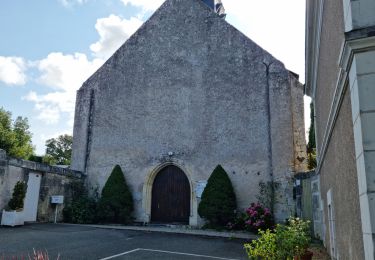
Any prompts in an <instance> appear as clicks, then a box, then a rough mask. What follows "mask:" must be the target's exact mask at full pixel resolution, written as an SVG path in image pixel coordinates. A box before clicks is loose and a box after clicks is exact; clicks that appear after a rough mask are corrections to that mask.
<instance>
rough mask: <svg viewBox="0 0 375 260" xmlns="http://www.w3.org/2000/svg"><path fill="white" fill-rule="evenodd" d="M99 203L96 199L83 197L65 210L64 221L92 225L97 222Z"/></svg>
mask: <svg viewBox="0 0 375 260" xmlns="http://www.w3.org/2000/svg"><path fill="white" fill-rule="evenodd" d="M96 211H97V202H96V200H95V199H93V198H90V197H88V196H87V195H82V196H80V197H79V198H78V199H76V200H74V201H73V202H72V203H71V205H69V206H66V207H65V208H64V209H63V216H64V221H65V222H68V223H76V224H92V223H96V222H97V215H96Z"/></svg>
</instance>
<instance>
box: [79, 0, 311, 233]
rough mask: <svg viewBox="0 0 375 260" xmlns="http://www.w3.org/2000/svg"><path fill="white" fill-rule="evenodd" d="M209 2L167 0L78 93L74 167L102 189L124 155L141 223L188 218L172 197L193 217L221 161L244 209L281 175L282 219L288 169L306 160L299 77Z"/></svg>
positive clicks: (289, 204)
mask: <svg viewBox="0 0 375 260" xmlns="http://www.w3.org/2000/svg"><path fill="white" fill-rule="evenodd" d="M205 2H209V1H204V2H203V1H201V0H167V1H166V2H165V3H164V4H163V5H162V6H161V7H160V8H159V9H158V10H157V11H156V12H155V13H154V15H153V16H152V17H151V18H150V19H149V20H148V21H146V22H145V23H144V24H143V25H142V27H141V28H140V29H139V30H138V31H137V32H136V33H135V34H134V35H133V36H131V37H130V38H129V39H128V40H127V41H126V42H125V43H124V45H123V46H122V47H120V48H119V50H117V51H116V53H115V54H114V55H113V56H112V57H111V58H110V59H109V60H108V61H107V62H106V63H105V64H104V65H103V66H102V67H101V68H100V69H99V70H98V71H97V72H96V73H94V74H93V75H92V76H91V77H90V78H89V79H88V80H87V81H86V82H85V83H84V84H83V86H82V87H81V88H80V89H79V90H78V92H77V101H76V112H75V122H74V141H73V156H72V169H74V170H78V171H81V172H84V173H85V174H86V175H87V185H88V187H90V188H91V187H92V188H95V187H98V188H99V191H101V189H102V187H103V186H104V184H105V182H106V180H107V178H108V177H109V174H110V173H111V171H112V169H113V167H114V166H115V165H116V164H118V165H120V166H121V167H122V170H123V172H124V175H125V177H126V179H127V182H128V185H129V187H130V189H131V191H132V193H133V198H134V203H135V212H134V217H135V219H136V221H140V222H150V221H161V222H163V216H161V219H160V216H159V215H160V214H162V215H163V214H164V220H166V221H167V222H180V221H179V220H180V219H178V218H175V219H174V218H173V216H171V215H170V214H169V212H163V211H162V212H158V208H159V205H161V204H163V203H164V202H165V201H169V202H168V203H170V205H169V206H170V208H176V207H183V209H181V212H182V211H183V212H185V213H184V214H187V215H188V218H187V219H186V222H187V221H188V222H189V224H190V225H193V226H194V225H201V224H202V220H201V219H200V217H199V216H198V213H197V207H198V204H199V201H200V198H199V197H200V193H201V190H202V187H204V184H205V182H206V181H207V179H208V178H209V176H210V174H211V173H212V171H213V170H214V168H215V167H216V166H217V165H218V164H220V165H222V166H223V168H224V169H225V170H226V171H227V173H228V175H229V177H230V179H231V181H232V183H233V186H234V190H235V193H236V196H237V205H238V208H239V210H243V209H245V208H246V207H248V206H249V204H250V203H251V202H254V201H256V200H257V198H256V196H257V195H258V193H259V183H260V182H271V181H274V182H278V183H280V188H279V189H278V191H279V194H278V195H277V196H278V200H277V201H278V202H277V205H276V216H277V218H278V219H280V220H282V219H285V218H286V217H288V216H289V215H291V214H293V212H294V202H293V195H292V189H293V187H292V182H291V177H292V176H293V173H295V172H298V171H303V170H305V164H306V162H305V161H306V160H305V158H306V152H305V149H306V144H305V137H304V135H305V129H304V118H303V86H302V85H301V84H300V83H299V82H298V76H296V75H295V74H293V73H291V72H289V71H288V70H287V69H285V67H284V65H283V64H282V63H281V62H280V61H278V60H276V59H275V58H274V57H272V56H271V55H270V54H269V53H267V52H266V51H265V50H263V49H262V48H261V47H259V46H258V45H256V44H255V43H254V42H253V41H251V40H250V39H248V38H247V37H246V36H245V35H243V34H242V33H241V32H239V31H238V30H237V29H235V28H234V27H233V26H231V25H230V24H228V23H227V22H226V21H225V19H224V18H223V15H222V13H217V12H215V11H216V10H212V9H211V8H210V7H209V6H208V5H207V4H206V3H205ZM216 2H217V1H215V3H216ZM213 6H218V5H213ZM218 7H220V8H219V9H220V12H222V11H223V7H222V6H218ZM158 189H161V190H163V191H160V192H159V190H158ZM166 189H169V192H168V190H166ZM179 191H181V194H182V193H183V194H186V195H182V196H185V197H184V198H182V199H183V201H181V198H180V197H181V196H179V195H178V194H180V193H179ZM163 192H164V193H163ZM177 197H178V199H175V200H174V198H177ZM183 205H185V206H183ZM168 214H169V215H168ZM171 214H172V213H171Z"/></svg>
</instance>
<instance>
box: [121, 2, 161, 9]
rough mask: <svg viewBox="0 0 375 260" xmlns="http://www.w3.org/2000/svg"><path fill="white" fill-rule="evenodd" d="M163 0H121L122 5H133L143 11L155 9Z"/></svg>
mask: <svg viewBox="0 0 375 260" xmlns="http://www.w3.org/2000/svg"><path fill="white" fill-rule="evenodd" d="M164 1H165V0H121V2H123V3H124V5H128V4H130V5H133V6H137V7H140V8H142V10H143V11H154V10H156V9H157V8H158V7H159V6H161V4H162V3H163V2H164Z"/></svg>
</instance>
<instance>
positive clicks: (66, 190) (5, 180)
mask: <svg viewBox="0 0 375 260" xmlns="http://www.w3.org/2000/svg"><path fill="white" fill-rule="evenodd" d="M29 173H36V174H40V175H41V176H42V179H41V183H40V191H39V202H38V213H37V220H38V221H53V220H54V212H55V206H54V205H52V204H51V203H50V201H51V199H50V198H51V196H53V195H63V196H64V198H65V199H64V201H69V200H70V199H71V194H72V187H74V185H72V184H74V183H80V182H82V181H83V175H82V174H81V173H80V172H78V171H73V170H70V169H66V168H61V167H55V166H50V165H47V164H42V163H37V162H31V161H27V160H22V159H16V158H11V157H8V156H7V155H6V152H5V151H4V150H1V149H0V211H2V210H3V209H4V208H5V207H6V206H7V204H8V202H9V200H10V199H11V197H12V193H13V188H14V186H15V184H16V183H17V182H18V181H25V182H27V181H28V177H29ZM62 209H63V206H60V208H59V211H58V212H59V214H58V219H59V220H61V219H62V214H61V212H62ZM0 215H1V214H0Z"/></svg>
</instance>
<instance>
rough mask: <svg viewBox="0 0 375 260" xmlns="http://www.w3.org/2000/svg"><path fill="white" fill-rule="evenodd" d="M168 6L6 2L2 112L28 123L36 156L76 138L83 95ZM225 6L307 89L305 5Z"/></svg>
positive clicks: (0, 48)
mask: <svg viewBox="0 0 375 260" xmlns="http://www.w3.org/2000/svg"><path fill="white" fill-rule="evenodd" d="M187 1H188V0H187ZM162 3H163V0H12V1H2V3H1V4H0V35H1V41H0V107H4V108H5V109H6V110H9V111H11V112H12V113H13V117H16V116H18V115H20V116H25V117H28V118H29V122H30V125H31V132H32V133H33V144H34V145H35V146H36V152H37V154H40V155H41V154H44V151H45V146H44V144H45V140H46V139H48V138H51V137H56V136H58V135H60V134H64V133H69V134H71V133H72V129H73V118H74V104H75V94H76V90H77V89H78V88H79V87H80V86H81V84H82V83H83V82H84V81H85V80H86V79H87V78H88V77H89V76H90V75H91V74H92V73H93V72H95V70H97V69H98V68H99V67H100V66H101V65H102V64H103V63H104V61H105V60H106V59H108V58H109V57H110V56H111V55H112V54H113V53H114V51H115V50H116V49H117V48H119V47H120V45H121V44H122V43H124V42H125V41H126V40H127V39H128V38H129V36H130V35H132V34H133V33H134V32H135V31H136V30H137V28H139V26H140V25H141V24H142V23H143V22H144V21H145V20H146V19H147V18H148V17H149V16H150V15H151V14H152V12H153V11H155V10H156V9H157V8H158V7H159V6H160V5H161V4H162ZM223 3H224V6H225V9H226V13H227V19H226V20H227V21H228V22H229V23H231V24H232V25H234V26H235V27H236V28H238V29H239V30H240V31H242V32H243V33H244V34H246V35H247V36H248V37H249V38H251V39H252V40H254V41H255V42H257V43H258V44H259V45H261V46H262V47H263V48H264V49H266V50H267V51H268V52H270V53H271V54H272V55H273V56H275V57H276V58H277V59H279V60H281V61H283V62H284V64H285V66H286V67H287V68H288V69H290V70H292V71H294V72H296V73H298V74H299V75H300V80H301V82H302V83H304V37H305V36H304V22H305V4H304V3H305V1H303V0H284V1H280V0H223Z"/></svg>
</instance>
